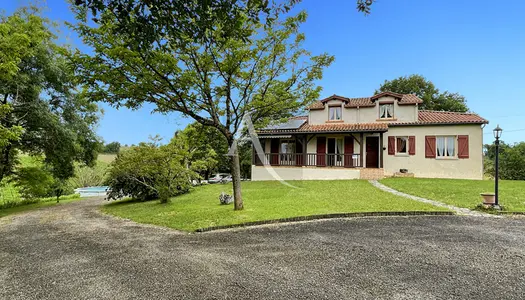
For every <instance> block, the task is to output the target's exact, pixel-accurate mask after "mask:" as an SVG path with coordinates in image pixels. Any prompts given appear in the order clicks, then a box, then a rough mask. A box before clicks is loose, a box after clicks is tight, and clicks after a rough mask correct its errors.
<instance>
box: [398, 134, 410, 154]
mask: <svg viewBox="0 0 525 300" xmlns="http://www.w3.org/2000/svg"><path fill="white" fill-rule="evenodd" d="M396 153H397V154H408V137H406V136H398V137H396Z"/></svg>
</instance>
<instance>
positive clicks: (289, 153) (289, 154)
mask: <svg viewBox="0 0 525 300" xmlns="http://www.w3.org/2000/svg"><path fill="white" fill-rule="evenodd" d="M280 152H281V161H293V154H294V153H295V141H294V140H281V149H280Z"/></svg>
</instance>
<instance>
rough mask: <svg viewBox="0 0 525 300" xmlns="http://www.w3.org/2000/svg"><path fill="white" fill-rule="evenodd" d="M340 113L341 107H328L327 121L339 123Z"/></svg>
mask: <svg viewBox="0 0 525 300" xmlns="http://www.w3.org/2000/svg"><path fill="white" fill-rule="evenodd" d="M342 112H343V111H342V108H341V106H330V107H329V108H328V120H330V121H340V120H341V119H342Z"/></svg>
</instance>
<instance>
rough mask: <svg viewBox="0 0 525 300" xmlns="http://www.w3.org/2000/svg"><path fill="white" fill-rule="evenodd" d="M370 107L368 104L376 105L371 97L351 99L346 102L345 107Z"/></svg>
mask: <svg viewBox="0 0 525 300" xmlns="http://www.w3.org/2000/svg"><path fill="white" fill-rule="evenodd" d="M358 106H359V107H368V106H375V104H374V102H372V100H370V97H363V98H352V99H350V101H349V102H348V103H347V104H345V107H358Z"/></svg>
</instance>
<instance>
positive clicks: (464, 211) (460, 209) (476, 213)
mask: <svg viewBox="0 0 525 300" xmlns="http://www.w3.org/2000/svg"><path fill="white" fill-rule="evenodd" d="M369 182H370V183H371V184H372V185H373V186H375V187H376V188H378V189H381V190H383V191H385V192H389V193H392V194H394V195H397V196H401V197H405V198H409V199H412V200H415V201H419V202H423V203H427V204H430V205H434V206H437V207H444V208H447V209H450V210H452V211H454V212H456V213H457V214H459V215H464V216H472V217H488V218H501V216H497V215H493V214H487V213H482V212H479V211H473V210H471V209H468V208H463V207H457V206H454V205H450V204H446V203H443V202H439V201H435V200H429V199H425V198H421V197H418V196H414V195H410V194H405V193H403V192H400V191H398V190H395V189H393V188H391V187H388V186H386V185H384V184H382V183H379V181H377V180H369Z"/></svg>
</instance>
